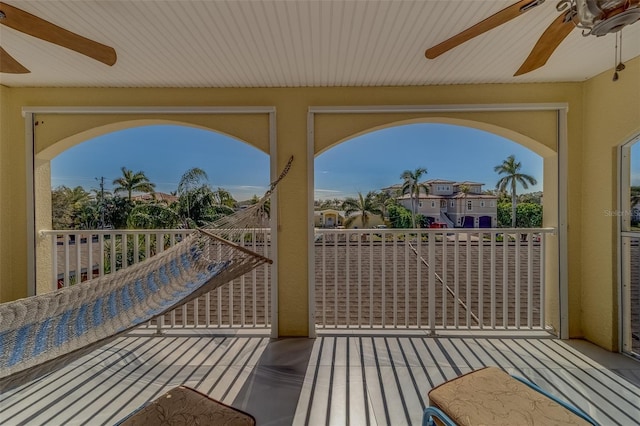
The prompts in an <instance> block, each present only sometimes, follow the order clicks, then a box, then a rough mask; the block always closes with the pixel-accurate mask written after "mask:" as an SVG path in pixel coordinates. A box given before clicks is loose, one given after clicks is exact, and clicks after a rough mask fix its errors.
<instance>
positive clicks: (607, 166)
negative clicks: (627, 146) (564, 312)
mask: <svg viewBox="0 0 640 426" xmlns="http://www.w3.org/2000/svg"><path fill="white" fill-rule="evenodd" d="M626 65H627V68H626V70H625V71H624V72H622V73H620V80H618V81H617V82H615V83H613V82H612V81H611V75H612V72H611V71H608V72H605V73H603V74H601V75H599V76H597V77H595V78H593V79H591V80H590V81H588V82H587V83H585V85H584V97H585V107H584V139H583V146H582V150H581V153H582V158H581V162H582V164H581V173H580V178H581V179H582V186H581V188H580V189H581V191H582V203H581V205H582V223H583V224H584V226H583V227H581V228H579V232H580V234H581V236H582V237H581V239H582V244H581V246H580V247H581V258H582V265H581V267H582V277H583V279H582V315H581V316H582V318H581V321H582V324H583V331H584V335H585V337H586V338H587V339H589V340H591V341H593V342H595V343H597V344H598V345H600V346H603V347H605V348H608V349H615V348H616V347H617V344H618V342H617V337H618V336H617V334H616V333H615V332H614V333H610V330H612V329H613V330H617V324H618V311H617V309H616V306H617V297H618V293H617V276H618V271H617V263H616V262H617V250H618V247H617V242H616V232H617V230H618V227H617V218H616V217H615V216H608V215H607V214H605V211H614V210H616V209H617V208H618V207H617V206H618V204H617V203H618V190H617V181H616V180H617V177H618V170H617V164H616V163H617V151H618V150H617V148H618V147H619V146H620V145H622V144H623V143H625V142H627V141H629V140H630V139H631V138H632V137H633V136H635V135H638V134H640V58H636V59H635V60H633V61H629V62H627V63H626ZM619 83H622V84H619ZM545 201H546V199H545ZM570 232H576V231H575V230H572V229H570Z"/></svg>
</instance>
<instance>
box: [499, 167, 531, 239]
mask: <svg viewBox="0 0 640 426" xmlns="http://www.w3.org/2000/svg"><path fill="white" fill-rule="evenodd" d="M521 167H522V164H521V163H520V162H519V161H516V157H515V155H510V156H508V157H507V159H506V160H504V161H503V162H502V164H500V165H497V166H495V167H494V168H493V170H494V171H496V172H497V173H498V174H499V175H504V176H503V177H501V178H500V180H499V181H498V183H496V189H498V190H499V191H501V192H506V191H507V188H509V189H510V190H511V191H510V192H511V227H512V228H515V227H516V203H517V202H518V198H517V195H516V185H517V184H518V183H519V184H520V185H522V187H523V188H524V189H527V188H529V186H528V185H527V184H531V185H535V184H536V183H538V182H537V181H536V179H535V178H534V177H533V176H529V175H526V174H524V173H520V168H521Z"/></svg>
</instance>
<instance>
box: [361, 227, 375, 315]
mask: <svg viewBox="0 0 640 426" xmlns="http://www.w3.org/2000/svg"><path fill="white" fill-rule="evenodd" d="M369 240H373V234H372V233H370V234H369ZM358 327H362V239H361V238H358Z"/></svg>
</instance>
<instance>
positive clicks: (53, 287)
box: [51, 234, 64, 291]
mask: <svg viewBox="0 0 640 426" xmlns="http://www.w3.org/2000/svg"><path fill="white" fill-rule="evenodd" d="M63 238H64V237H63ZM51 243H52V244H51V253H52V254H51V260H52V269H51V270H52V272H53V273H52V274H51V276H52V280H51V290H52V291H53V290H57V289H58V234H52V235H51Z"/></svg>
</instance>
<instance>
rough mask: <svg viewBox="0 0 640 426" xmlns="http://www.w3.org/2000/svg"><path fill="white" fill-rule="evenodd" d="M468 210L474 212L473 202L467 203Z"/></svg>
mask: <svg viewBox="0 0 640 426" xmlns="http://www.w3.org/2000/svg"><path fill="white" fill-rule="evenodd" d="M467 210H473V206H472V205H471V200H469V201H467Z"/></svg>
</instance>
